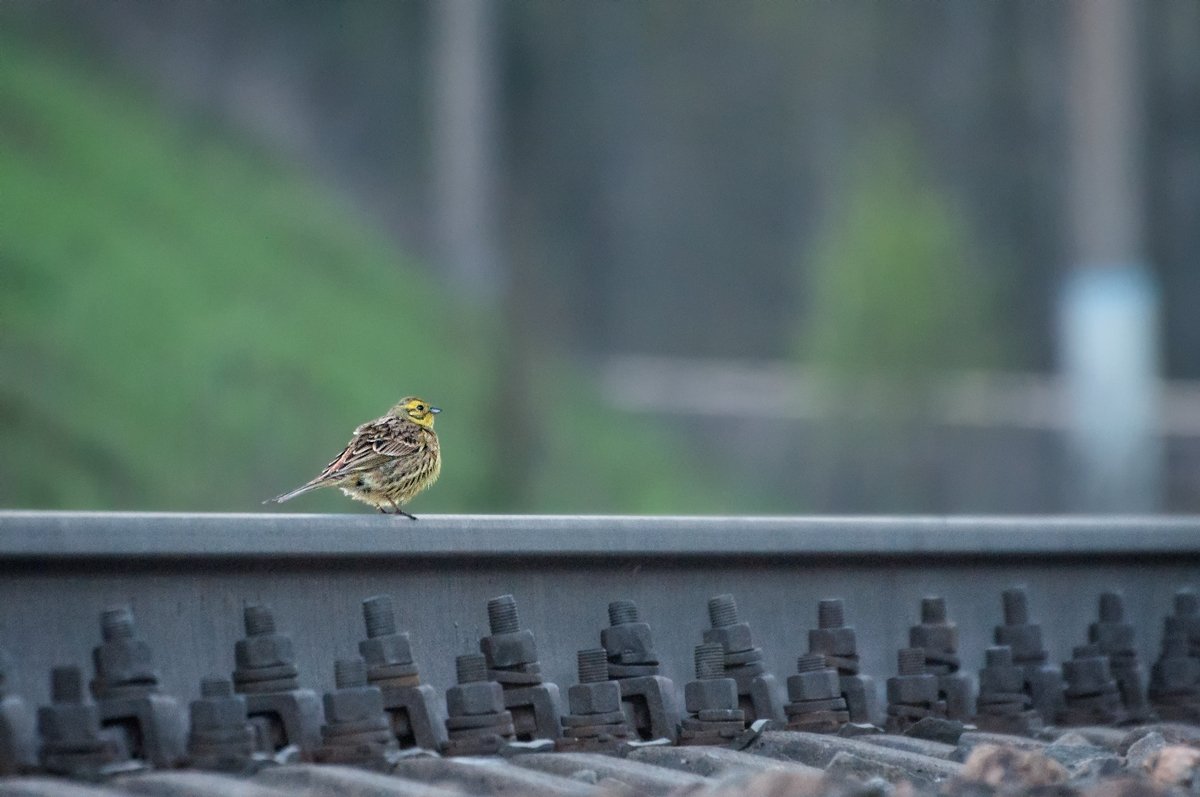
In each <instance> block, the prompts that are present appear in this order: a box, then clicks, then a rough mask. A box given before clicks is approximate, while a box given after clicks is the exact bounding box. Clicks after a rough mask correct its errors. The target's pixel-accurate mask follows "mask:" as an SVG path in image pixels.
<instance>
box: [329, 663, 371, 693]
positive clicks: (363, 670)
mask: <svg viewBox="0 0 1200 797" xmlns="http://www.w3.org/2000/svg"><path fill="white" fill-rule="evenodd" d="M333 681H334V683H335V684H337V688H338V689H353V688H354V687H356V686H366V685H367V663H366V661H364V660H363V659H362V658H361V657H359V656H355V657H353V658H349V659H338V660H337V661H335V662H334V663H333Z"/></svg>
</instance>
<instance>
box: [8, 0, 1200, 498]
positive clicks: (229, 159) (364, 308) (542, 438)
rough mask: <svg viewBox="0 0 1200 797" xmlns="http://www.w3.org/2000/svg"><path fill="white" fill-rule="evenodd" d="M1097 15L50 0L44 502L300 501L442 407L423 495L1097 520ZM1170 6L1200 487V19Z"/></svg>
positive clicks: (35, 387) (1179, 392)
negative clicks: (1091, 492)
mask: <svg viewBox="0 0 1200 797" xmlns="http://www.w3.org/2000/svg"><path fill="white" fill-rule="evenodd" d="M1071 13H1072V12H1071V8H1070V5H1069V4H1048V3H1041V2H1035V0H1014V1H1013V2H1008V3H1002V4H993V3H956V4H943V3H917V4H899V3H897V4H891V3H871V2H855V1H853V0H848V1H847V2H841V3H818V2H811V3H809V2H801V3H787V4H785V3H768V2H763V3H747V4H725V3H719V2H700V3H655V4H624V3H608V2H587V3H557V2H549V1H548V0H546V1H543V0H522V2H515V3H504V4H500V3H496V4H490V3H480V2H477V1H476V0H447V2H444V3H437V2H408V3H386V4H385V3H328V2H287V3H284V2H274V1H266V2H255V3H240V2H234V1H233V0H220V1H218V2H204V3H200V2H178V3H168V4H154V3H122V4H107V3H106V4H99V3H90V2H65V1H64V2H54V3H43V2H32V1H28V2H27V1H25V0H10V2H8V3H5V4H3V5H0V506H3V507H9V508H17V507H19V508H70V509H163V510H228V511H259V510H263V509H264V508H263V507H261V506H260V502H261V501H262V500H263V499H264V498H267V497H269V496H271V495H274V494H276V493H279V492H281V491H283V490H285V489H288V488H290V487H293V486H295V485H297V484H300V483H302V482H303V481H305V480H307V479H308V478H310V477H311V476H312V475H314V474H315V473H316V472H317V471H318V470H319V469H320V468H321V466H322V465H324V464H325V462H327V461H328V460H329V459H330V458H332V457H333V456H334V455H335V454H336V453H337V452H338V451H339V450H340V447H341V446H342V445H343V444H344V443H345V442H346V440H347V439H348V437H349V434H350V432H351V430H352V429H353V428H354V426H355V425H356V424H358V423H360V422H362V421H365V420H367V419H370V418H373V417H375V416H377V415H379V414H381V413H382V412H384V411H385V410H386V409H387V408H388V407H390V406H391V404H392V403H393V402H394V401H395V400H397V399H398V398H399V397H401V396H402V395H405V394H408V393H418V394H420V395H422V396H424V397H426V398H428V399H429V400H431V401H433V402H434V403H436V404H438V405H439V406H441V407H442V408H443V409H444V414H443V415H441V416H440V418H439V422H438V431H439V434H440V436H441V438H442V441H443V449H444V453H445V458H446V466H445V470H444V471H443V476H442V480H441V482H440V483H439V484H438V485H437V487H436V488H434V489H433V490H431V491H429V493H427V494H426V495H424V496H422V497H421V498H420V499H418V501H417V502H416V503H414V505H413V507H412V508H413V511H415V512H417V513H418V514H420V513H421V512H505V511H522V512H606V513H626V512H629V513H633V512H650V513H656V512H670V513H681V514H688V513H710V512H730V513H734V512H748V513H755V512H801V511H932V512H939V511H1001V512H1002V511H1021V512H1030V511H1056V510H1062V509H1072V508H1079V507H1078V506H1077V505H1075V504H1073V503H1072V498H1071V492H1070V489H1069V485H1068V484H1067V483H1066V480H1065V476H1064V473H1065V471H1067V470H1069V463H1070V460H1069V458H1068V453H1067V448H1068V446H1067V445H1066V443H1065V442H1064V435H1065V431H1064V429H1065V427H1066V426H1067V425H1069V424H1067V422H1066V421H1064V420H1063V419H1062V418H1061V417H1059V415H1056V410H1054V409H1053V407H1050V408H1049V409H1047V401H1046V400H1045V399H1044V396H1045V394H1046V393H1047V391H1049V392H1050V393H1053V392H1054V390H1055V389H1056V388H1055V385H1056V383H1055V381H1054V378H1055V372H1056V369H1057V368H1058V365H1059V363H1058V362H1057V359H1056V358H1057V355H1056V351H1057V346H1058V343H1057V341H1056V335H1057V332H1056V325H1055V318H1056V316H1055V313H1056V297H1057V295H1058V291H1059V286H1060V284H1061V283H1062V281H1063V279H1064V275H1065V274H1066V273H1067V272H1068V271H1069V269H1070V267H1071V266H1072V260H1073V257H1074V254H1073V250H1072V242H1071V239H1070V235H1069V233H1068V228H1069V216H1070V208H1069V202H1067V201H1066V195H1067V194H1068V193H1069V191H1070V190H1071V186H1070V181H1069V175H1068V173H1067V171H1066V168H1065V166H1064V162H1065V160H1066V156H1067V155H1068V154H1069V151H1070V144H1069V133H1070V131H1069V119H1068V118H1067V115H1066V114H1065V112H1064V108H1065V107H1067V106H1069V104H1070V101H1071V94H1072V90H1073V89H1072V84H1071V83H1070V79H1069V78H1070V74H1069V69H1068V64H1067V60H1068V55H1067V53H1066V51H1065V49H1064V44H1063V41H1064V38H1069V37H1068V36H1067V34H1068V33H1069V32H1070V30H1069V28H1070V26H1071V24H1072V16H1071ZM1134 22H1135V23H1136V25H1137V30H1136V36H1135V39H1136V42H1137V43H1138V50H1137V52H1138V53H1139V55H1138V62H1137V65H1138V73H1137V74H1138V77H1137V86H1138V89H1139V93H1138V96H1139V97H1140V98H1141V103H1142V104H1141V106H1139V118H1138V120H1137V121H1138V130H1139V131H1140V133H1139V135H1140V136H1141V138H1140V139H1139V144H1138V147H1139V149H1138V152H1139V158H1140V162H1141V163H1142V173H1143V175H1144V189H1142V190H1141V191H1142V192H1141V194H1139V196H1141V198H1142V200H1143V204H1144V205H1145V208H1146V209H1147V212H1146V213H1145V219H1146V220H1145V235H1144V242H1145V247H1144V248H1145V253H1146V256H1147V259H1148V262H1149V264H1150V266H1151V267H1152V270H1153V274H1154V278H1155V279H1156V280H1157V281H1158V283H1159V284H1160V285H1161V286H1162V291H1161V296H1162V329H1163V335H1162V346H1161V351H1160V354H1161V358H1162V359H1161V362H1162V371H1161V375H1162V376H1164V377H1165V378H1166V379H1168V380H1169V382H1164V383H1163V384H1164V385H1166V386H1167V387H1168V388H1169V391H1174V392H1171V394H1170V395H1171V396H1173V397H1174V401H1175V403H1174V404H1171V406H1172V407H1174V408H1175V412H1174V414H1171V413H1164V416H1163V425H1162V428H1161V429H1160V430H1158V431H1156V434H1161V436H1162V439H1163V440H1164V441H1165V442H1164V445H1165V448H1164V453H1163V458H1164V462H1165V465H1164V469H1163V475H1162V477H1161V478H1162V482H1163V483H1162V485H1161V491H1160V493H1158V495H1159V496H1160V498H1156V499H1155V500H1156V501H1158V503H1157V508H1167V509H1188V508H1196V507H1198V506H1200V501H1198V500H1197V499H1196V495H1197V493H1196V489H1195V484H1196V483H1197V479H1200V430H1198V429H1197V426H1198V424H1196V423H1194V422H1192V420H1191V419H1192V418H1193V417H1196V416H1197V415H1200V413H1195V412H1194V408H1196V407H1197V406H1200V403H1198V402H1197V401H1194V400H1193V398H1192V397H1193V396H1200V392H1197V391H1196V389H1195V388H1193V387H1191V384H1192V383H1191V382H1190V381H1189V380H1195V379H1198V378H1200V359H1198V358H1197V357H1196V352H1197V350H1198V347H1200V316H1198V315H1197V314H1196V313H1195V312H1194V307H1195V303H1196V300H1197V297H1200V269H1197V268H1196V259H1197V253H1200V224H1197V223H1196V216H1195V208H1197V207H1200V113H1198V112H1197V105H1196V103H1195V102H1194V98H1195V97H1196V96H1198V95H1200V46H1198V45H1200V5H1197V4H1196V3H1194V2H1193V0H1163V2H1160V3H1155V4H1146V5H1139V6H1138V12H1137V14H1136V18H1135V20H1134ZM1053 403H1054V402H1053V401H1052V400H1051V401H1050V404H1051V405H1053ZM1132 508H1144V507H1141V506H1138V507H1132ZM288 509H289V510H290V509H295V510H296V511H357V509H356V508H355V507H354V506H352V505H350V504H349V503H348V502H346V501H345V499H343V498H341V497H340V496H337V495H333V494H316V495H312V496H306V497H304V498H303V499H298V500H297V501H296V502H295V503H293V504H289V505H288ZM364 511H365V510H364Z"/></svg>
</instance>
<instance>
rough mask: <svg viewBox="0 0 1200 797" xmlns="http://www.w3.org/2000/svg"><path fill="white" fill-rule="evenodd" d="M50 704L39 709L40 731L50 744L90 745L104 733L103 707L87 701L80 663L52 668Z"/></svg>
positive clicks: (83, 746)
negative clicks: (102, 727) (101, 709)
mask: <svg viewBox="0 0 1200 797" xmlns="http://www.w3.org/2000/svg"><path fill="white" fill-rule="evenodd" d="M50 699H51V701H52V703H51V705H49V706H42V707H41V708H39V709H38V733H39V734H41V737H42V739H43V740H44V741H46V742H47V743H49V744H55V745H62V746H68V747H70V746H78V747H82V748H86V747H90V746H92V745H94V744H95V743H96V740H97V737H98V736H99V734H100V711H99V709H98V708H97V707H96V705H95V704H93V703H84V702H83V674H82V673H81V672H80V671H79V668H78V667H55V668H54V669H53V670H51V671H50Z"/></svg>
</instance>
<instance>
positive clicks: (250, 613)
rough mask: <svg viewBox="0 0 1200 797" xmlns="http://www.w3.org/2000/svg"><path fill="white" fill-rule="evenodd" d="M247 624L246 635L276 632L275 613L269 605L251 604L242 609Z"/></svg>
mask: <svg viewBox="0 0 1200 797" xmlns="http://www.w3.org/2000/svg"><path fill="white" fill-rule="evenodd" d="M242 619H243V620H244V621H245V624H246V636H262V635H263V634H273V633H275V615H273V614H271V609H270V608H269V607H267V606H260V605H257V604H256V605H251V606H247V607H246V608H245V609H244V610H243V611H242Z"/></svg>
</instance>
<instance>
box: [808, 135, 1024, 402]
mask: <svg viewBox="0 0 1200 797" xmlns="http://www.w3.org/2000/svg"><path fill="white" fill-rule="evenodd" d="M853 160H854V166H853V167H852V168H851V170H850V176H849V178H848V182H847V185H846V186H845V188H844V190H843V194H842V197H841V199H840V201H835V202H834V203H833V207H832V208H831V210H830V212H829V213H828V216H829V217H830V218H831V221H830V223H829V224H828V225H827V226H826V227H825V228H824V231H823V236H822V238H821V239H820V240H819V241H818V242H817V244H816V247H815V253H814V256H813V258H812V262H811V267H810V268H809V270H808V272H807V274H808V280H807V282H808V285H809V290H808V295H807V299H806V304H807V305H808V314H807V319H806V322H805V326H804V332H803V336H802V341H801V346H802V349H803V354H804V356H805V359H806V360H808V361H810V362H811V363H813V364H814V365H817V366H819V367H822V368H824V369H826V370H828V371H831V372H834V373H839V374H844V375H852V376H873V377H874V376H882V377H887V378H889V379H892V380H896V381H900V382H908V383H912V382H920V381H924V380H926V379H928V378H929V377H930V376H931V375H933V374H936V373H938V372H941V371H946V370H953V369H962V368H981V367H985V366H988V365H992V364H994V362H995V359H996V355H997V354H998V353H999V352H1000V351H1001V346H1000V343H999V340H998V337H999V336H998V333H997V329H996V326H995V313H994V303H993V300H992V295H991V288H990V286H989V284H988V281H987V278H986V276H985V275H986V272H985V271H984V269H983V268H982V264H981V263H980V258H979V256H978V255H977V254H976V252H977V250H976V249H975V248H974V247H973V246H972V245H971V241H970V239H969V237H968V234H967V231H966V229H965V225H964V222H963V219H962V214H961V212H959V211H958V210H957V209H956V208H955V207H954V205H953V204H952V203H951V202H950V201H949V198H948V197H947V195H946V194H944V193H943V192H941V191H940V190H938V189H937V188H936V187H934V186H932V185H931V184H930V183H929V182H928V180H927V179H926V178H925V176H924V175H925V174H926V171H925V169H924V168H923V167H922V165H921V158H920V154H919V151H918V149H917V148H916V146H915V145H914V144H913V143H912V139H911V138H910V137H908V136H907V135H905V134H903V133H890V134H886V133H885V134H880V135H877V136H876V137H874V138H872V139H871V140H869V141H868V142H866V143H865V144H864V145H863V147H862V151H861V154H860V156H859V157H857V158H854V159H853Z"/></svg>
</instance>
